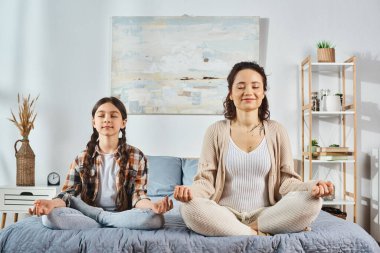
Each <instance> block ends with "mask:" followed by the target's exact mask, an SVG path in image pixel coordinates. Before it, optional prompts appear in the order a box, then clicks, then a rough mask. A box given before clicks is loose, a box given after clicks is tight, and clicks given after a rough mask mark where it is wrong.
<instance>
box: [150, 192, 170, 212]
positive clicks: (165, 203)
mask: <svg viewBox="0 0 380 253" xmlns="http://www.w3.org/2000/svg"><path fill="white" fill-rule="evenodd" d="M172 208H173V200H171V199H169V197H168V196H166V197H165V198H163V199H161V200H159V201H157V202H155V203H153V206H152V211H153V212H155V213H157V214H163V213H166V212H167V211H169V210H171V209H172Z"/></svg>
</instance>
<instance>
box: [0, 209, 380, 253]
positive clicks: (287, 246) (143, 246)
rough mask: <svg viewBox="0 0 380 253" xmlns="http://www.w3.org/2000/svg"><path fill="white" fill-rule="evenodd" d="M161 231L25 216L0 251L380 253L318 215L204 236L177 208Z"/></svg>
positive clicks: (6, 232) (354, 230)
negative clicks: (304, 227) (255, 231)
mask: <svg viewBox="0 0 380 253" xmlns="http://www.w3.org/2000/svg"><path fill="white" fill-rule="evenodd" d="M165 221H166V225H165V227H164V228H162V229H159V230H152V231H140V230H129V229H123V228H96V229H88V230H75V229H73V230H51V229H48V228H46V227H44V226H43V225H42V223H41V218H39V217H29V218H26V219H24V220H22V221H19V222H17V223H15V224H13V225H11V226H9V227H7V228H6V229H3V230H2V231H0V252H4V253H6V252H12V253H13V252H181V253H184V252H218V253H219V252H366V253H375V252H380V248H379V246H378V245H377V243H376V241H375V240H374V239H373V238H372V237H371V236H370V235H369V234H367V232H365V231H364V230H363V229H362V228H361V227H360V226H359V225H357V224H354V223H351V222H348V221H345V220H342V219H340V218H336V217H334V216H332V215H330V214H328V213H326V212H324V211H321V213H320V215H319V216H318V218H317V220H316V221H315V222H314V223H313V225H312V230H311V231H308V232H300V233H293V234H278V235H274V236H235V237H205V236H202V235H199V234H197V233H195V232H192V231H191V230H189V229H187V228H186V226H185V225H184V223H183V221H182V219H181V217H180V215H179V211H178V205H177V206H176V207H175V208H174V209H173V210H172V211H170V212H169V213H167V214H165Z"/></svg>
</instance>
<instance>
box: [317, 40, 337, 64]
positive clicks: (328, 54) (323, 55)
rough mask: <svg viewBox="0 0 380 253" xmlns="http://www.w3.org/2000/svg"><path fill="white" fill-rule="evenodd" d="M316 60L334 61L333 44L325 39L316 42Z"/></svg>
mask: <svg viewBox="0 0 380 253" xmlns="http://www.w3.org/2000/svg"><path fill="white" fill-rule="evenodd" d="M317 47H318V51H317V55H318V62H335V46H334V45H333V44H332V43H331V42H329V41H326V40H321V41H319V42H318V43H317Z"/></svg>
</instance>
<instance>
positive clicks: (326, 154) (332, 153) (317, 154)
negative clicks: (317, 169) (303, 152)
mask: <svg viewBox="0 0 380 253" xmlns="http://www.w3.org/2000/svg"><path fill="white" fill-rule="evenodd" d="M352 155H354V152H351V151H348V152H314V153H313V156H352Z"/></svg>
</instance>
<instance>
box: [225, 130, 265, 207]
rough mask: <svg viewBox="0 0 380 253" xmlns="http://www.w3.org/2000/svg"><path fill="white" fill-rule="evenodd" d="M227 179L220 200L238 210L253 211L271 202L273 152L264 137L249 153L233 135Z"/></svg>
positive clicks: (228, 153) (227, 162)
mask: <svg viewBox="0 0 380 253" xmlns="http://www.w3.org/2000/svg"><path fill="white" fill-rule="evenodd" d="M225 164H226V181H225V185H224V189H223V194H222V197H221V199H220V201H219V204H220V205H222V206H229V207H231V208H233V209H235V210H237V211H239V212H251V211H254V210H256V209H258V208H261V207H266V206H269V198H268V183H267V182H268V174H269V170H270V167H271V162H270V154H269V150H268V146H267V142H266V139H265V137H264V138H263V140H262V141H261V143H260V144H259V146H258V147H257V148H256V149H254V150H252V151H251V152H249V153H247V152H245V151H243V150H241V149H240V148H239V147H238V146H237V145H236V144H235V143H234V142H233V140H232V138H231V137H230V141H229V146H228V151H227V156H226V161H225Z"/></svg>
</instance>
